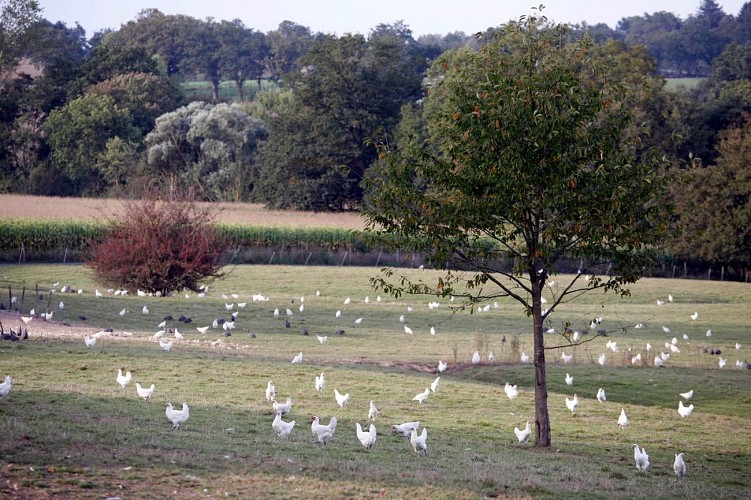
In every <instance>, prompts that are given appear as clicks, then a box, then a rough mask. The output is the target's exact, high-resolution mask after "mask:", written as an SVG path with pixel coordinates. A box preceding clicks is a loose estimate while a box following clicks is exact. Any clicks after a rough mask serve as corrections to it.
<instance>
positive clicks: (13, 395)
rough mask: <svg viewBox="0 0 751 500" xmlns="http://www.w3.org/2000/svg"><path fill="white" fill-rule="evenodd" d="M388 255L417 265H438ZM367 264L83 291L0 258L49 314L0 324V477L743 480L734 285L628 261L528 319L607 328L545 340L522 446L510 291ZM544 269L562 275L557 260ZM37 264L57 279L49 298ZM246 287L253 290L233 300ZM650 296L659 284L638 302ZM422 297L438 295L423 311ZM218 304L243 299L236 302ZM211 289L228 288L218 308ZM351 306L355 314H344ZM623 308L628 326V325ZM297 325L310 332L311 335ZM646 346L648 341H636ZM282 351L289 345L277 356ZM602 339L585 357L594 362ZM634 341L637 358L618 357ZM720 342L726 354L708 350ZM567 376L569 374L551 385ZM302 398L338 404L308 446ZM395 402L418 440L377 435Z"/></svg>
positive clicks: (237, 491) (170, 482) (8, 280)
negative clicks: (282, 413)
mask: <svg viewBox="0 0 751 500" xmlns="http://www.w3.org/2000/svg"><path fill="white" fill-rule="evenodd" d="M402 272H404V273H409V274H410V275H411V276H413V277H417V278H420V279H425V280H433V279H435V277H436V276H437V275H436V274H434V273H433V272H432V271H421V270H417V269H408V270H403V271H402ZM377 273H378V270H377V269H375V268H353V267H303V266H299V267H285V266H238V267H234V268H231V269H227V276H226V277H225V278H223V279H222V280H219V281H216V282H214V283H212V284H211V285H210V289H209V292H208V293H206V295H205V296H204V297H198V296H197V295H196V294H195V293H188V294H187V296H186V294H185V293H180V294H176V295H175V296H173V297H168V298H161V299H160V298H153V297H139V296H137V295H136V294H133V293H132V294H129V295H127V296H122V295H114V294H113V293H110V292H107V291H105V290H103V289H102V288H99V290H100V291H101V292H103V296H102V297H96V296H95V293H94V292H95V290H96V289H97V288H98V286H97V285H96V283H94V282H93V280H92V277H91V274H90V273H89V272H88V270H87V269H86V268H84V267H81V266H72V265H68V266H64V265H34V266H11V265H8V266H2V267H0V291H1V292H0V293H1V294H2V295H0V297H2V298H1V299H0V301H2V302H3V303H4V304H6V305H7V304H8V302H9V299H8V289H9V287H10V290H11V292H10V293H11V295H15V296H17V297H19V296H20V291H21V288H22V287H24V286H25V287H26V289H27V294H26V297H25V304H24V310H23V312H24V314H26V313H28V311H29V309H30V308H31V307H34V306H35V305H36V306H37V307H42V308H46V307H47V303H48V301H49V303H50V309H51V310H53V311H54V315H53V321H54V322H55V323H56V325H57V326H58V327H59V329H60V330H64V331H65V333H66V334H65V335H52V334H50V333H47V331H48V326H49V325H46V324H44V323H42V320H39V319H34V320H32V321H31V323H29V325H28V332H29V339H28V340H25V341H21V342H10V341H0V375H2V376H4V375H5V374H6V373H7V374H10V375H11V376H12V377H13V389H12V390H11V392H10V394H9V395H8V396H7V397H6V398H5V399H3V400H2V401H0V468H2V477H3V481H2V482H1V483H0V493H2V494H3V495H4V496H13V495H16V496H21V497H27V496H47V495H53V494H58V495H64V496H66V495H67V496H76V497H98V498H101V497H105V496H121V497H123V498H126V497H136V496H138V497H142V496H145V497H164V496H185V497H188V498H194V497H204V496H233V497H244V498H248V497H271V496H274V497H279V496H281V497H284V498H324V497H325V498H329V497H344V496H348V497H349V496H358V497H376V496H378V497H380V496H383V497H389V498H405V497H410V498H477V497H480V496H512V497H516V496H531V497H536V498H537V497H577V498H603V497H629V498H646V497H661V498H663V497H676V498H678V497H681V498H685V497H694V498H708V497H716V498H745V497H747V495H748V491H749V490H750V489H751V474H749V472H750V471H751V454H750V453H749V443H751V426H750V425H749V424H751V417H750V416H749V415H750V414H751V384H750V383H749V381H751V370H748V369H746V368H736V366H735V363H736V361H737V360H748V361H751V355H749V348H751V338H749V335H748V326H747V318H748V317H751V288H749V287H748V285H745V284H742V283H722V282H705V281H688V280H664V279H645V280H642V281H640V282H639V283H637V284H636V285H633V286H632V287H631V290H632V295H631V296H630V297H626V298H623V299H619V298H618V297H616V296H614V295H612V294H602V293H600V292H593V293H590V294H587V295H584V296H582V297H580V298H579V299H578V300H577V301H576V302H571V303H568V304H562V305H561V307H560V308H559V309H558V310H557V311H556V312H555V313H554V315H553V316H552V318H551V321H550V323H549V325H548V326H549V327H551V328H555V329H556V330H557V331H560V330H561V329H562V327H563V325H564V324H565V323H566V322H569V323H570V324H571V327H572V328H574V329H578V330H581V331H583V330H584V329H586V328H587V327H588V326H589V325H590V322H591V321H592V320H593V319H595V318H598V317H601V318H602V321H601V323H600V324H599V325H598V326H597V327H596V328H597V329H602V330H604V331H606V332H607V336H598V337H596V338H594V340H592V341H591V342H588V343H586V344H583V345H580V346H578V347H566V348H564V349H563V352H565V353H566V354H568V355H573V362H572V363H571V364H564V363H563V362H562V360H561V353H560V350H557V349H551V350H549V351H548V352H547V360H548V367H547V373H548V390H549V407H550V412H551V421H552V432H553V446H552V448H551V449H550V450H540V449H536V448H535V447H534V446H533V445H532V444H519V443H518V442H517V439H516V437H515V435H514V432H513V429H514V427H515V426H518V427H520V428H521V427H523V426H524V424H525V422H526V421H527V420H530V421H532V424H534V373H533V366H532V365H531V364H523V363H520V356H521V353H527V354H531V345H532V338H531V334H530V333H529V332H530V328H531V320H530V319H529V318H528V317H526V316H525V315H524V313H523V311H522V309H521V308H520V306H518V305H517V304H516V303H515V302H513V301H511V299H499V300H497V301H492V302H490V303H488V304H482V305H483V306H485V305H487V306H489V307H488V310H487V311H486V312H479V311H478V310H477V309H476V308H475V309H474V310H473V311H470V309H469V308H466V309H463V310H462V309H461V307H460V306H461V303H460V300H459V299H457V300H455V301H454V302H450V301H449V300H447V299H436V298H434V297H424V296H406V297H402V298H400V299H398V300H396V299H393V298H390V297H387V296H385V295H383V294H380V298H381V300H380V301H379V300H378V296H379V293H378V292H377V291H374V290H373V289H371V288H370V287H369V283H368V278H369V277H371V276H374V275H376V274H377ZM552 279H554V280H556V281H557V282H559V283H565V282H566V281H567V280H569V279H571V276H555V277H553V278H552ZM53 283H58V285H57V286H56V287H55V289H56V290H57V292H54V293H52V294H51V295H50V293H49V292H48V290H49V289H50V288H52V284H53ZM36 284H39V286H40V290H41V291H42V293H41V298H38V299H36V300H35V298H34V297H33V293H29V289H33V288H34V286H35V285H36ZM66 284H67V285H70V286H72V287H73V288H74V289H75V290H78V289H81V290H82V293H81V294H78V293H68V294H62V293H60V292H59V290H60V287H61V286H63V285H66ZM317 292H320V294H317ZM554 293H555V287H552V288H551V289H549V290H548V293H547V294H546V296H547V299H548V300H549V301H552V298H553V294H554ZM223 294H224V295H226V298H224V297H223ZM232 294H236V295H237V297H236V298H235V297H233V295H232ZM254 295H255V296H256V298H258V296H259V295H262V296H264V297H268V300H256V301H254V300H253V297H254ZM668 296H672V297H673V301H672V302H670V301H669V300H668ZM302 297H304V302H302V301H301V298H302ZM348 298H349V299H350V300H349V301H347V299H348ZM366 298H367V303H366ZM658 299H659V300H664V303H663V304H662V305H657V300H658ZM18 300H19V299H17V302H16V304H17V303H18ZM60 301H63V302H64V308H63V309H60V308H59V307H58V306H59V302H60ZM430 301H437V302H438V303H439V305H438V306H437V307H434V308H430V307H429V306H428V303H429V302H430ZM345 302H348V303H345ZM35 303H36V304H35ZM238 303H246V305H245V307H244V308H238V305H237V304H238ZM227 304H235V305H234V307H233V309H232V310H228V309H227V307H228V306H227ZM301 305H302V306H303V310H302V311H301V310H300V306H301ZM144 306H147V307H148V309H149V314H148V315H145V314H143V311H142V309H143V307H144ZM452 307H453V308H455V310H452ZM277 308H278V309H279V310H280V315H279V316H275V315H274V310H275V309H277ZM287 308H289V309H290V312H291V313H292V316H287V315H286V309H287ZM123 310H124V311H125V313H124V314H123V315H120V312H122V311H123ZM232 311H237V312H238V317H237V320H236V322H235V324H236V328H235V329H234V330H230V334H231V335H230V336H224V335H223V330H222V329H221V328H218V329H214V328H210V329H209V330H208V331H207V332H206V334H201V333H199V332H198V331H197V330H196V327H203V326H209V325H211V323H212V322H213V320H214V319H216V318H225V319H229V318H230V316H229V315H230V313H231V312H232ZM337 311H340V312H341V314H340V316H339V317H337V314H336V313H337ZM694 313H698V317H697V318H696V319H695V320H693V319H691V315H692V314H694ZM168 314H169V315H172V316H173V317H175V318H177V317H178V316H180V315H184V316H189V317H190V318H191V319H192V323H190V324H185V323H182V322H177V321H172V322H171V326H173V327H176V328H177V329H178V330H179V331H180V332H181V333H182V334H183V337H184V338H183V339H182V340H175V341H174V345H173V347H172V349H171V350H170V351H164V350H162V349H161V348H160V346H159V343H158V341H157V339H155V338H154V333H155V332H156V331H157V330H158V327H157V324H158V323H159V322H160V321H162V319H163V318H164V317H165V316H166V315H168ZM402 315H403V316H404V322H401V321H400V316H402ZM79 316H85V317H86V320H85V321H82V320H80V319H79ZM1 317H2V318H3V326H4V328H5V330H6V331H7V329H8V327H10V326H18V325H19V324H20V323H21V322H20V319H19V316H14V315H13V313H5V314H4V315H3V316H1ZM358 318H362V321H361V322H360V323H359V324H357V325H355V320H356V319H358ZM285 319H286V320H287V321H289V323H290V327H289V328H286V327H285V324H284V323H285ZM62 323H67V324H69V325H70V326H64V325H62ZM638 323H642V324H643V325H644V326H645V327H644V328H640V329H635V328H634V325H636V324H638ZM405 325H407V326H408V327H409V328H411V329H412V330H413V332H414V333H413V334H412V335H410V334H407V333H405V329H404V326H405ZM431 326H433V327H434V328H435V335H431V334H430V333H429V330H430V327H431ZM663 326H664V327H667V328H669V329H670V330H671V331H670V333H666V332H664V330H663V328H662V327H663ZM104 328H112V330H113V331H112V333H109V334H106V335H103V336H101V337H100V338H99V339H98V341H97V343H96V345H95V346H93V347H92V348H90V349H88V348H86V346H85V345H84V341H83V337H84V332H96V331H98V330H100V329H104ZM302 329H307V330H308V332H309V335H307V336H306V335H303V334H302ZM710 329H711V331H712V334H711V336H710V337H708V336H707V330H710ZM337 330H344V333H343V335H339V334H337ZM167 335H169V333H166V334H165V336H167ZM317 335H320V336H324V335H325V336H327V340H326V342H324V343H320V342H319V340H318V339H317V337H316V336H317ZM683 335H686V336H687V338H688V340H685V339H684V337H683ZM673 337H675V338H676V343H677V348H678V350H679V351H680V352H673V353H671V356H670V358H669V359H668V360H667V361H666V362H665V365H664V366H663V367H660V368H657V367H655V366H653V358H654V356H655V352H660V351H665V350H668V348H667V347H666V346H665V345H664V344H665V342H668V343H670V342H671V340H672V338H673ZM584 338H585V339H589V338H591V334H585V335H584ZM608 341H616V342H617V346H618V348H617V352H615V351H613V350H609V349H607V348H606V347H605V343H606V342H608ZM647 343H650V344H651V345H652V346H653V350H651V351H647V350H646V344H647ZM736 343H738V344H741V345H740V349H736V347H735V346H736ZM565 344H566V341H565V340H564V339H563V337H561V336H559V335H557V334H554V333H553V334H549V335H548V346H549V347H554V346H557V345H565ZM702 348H712V349H720V350H721V354H720V355H719V356H718V355H712V354H708V353H705V352H702V351H701V349H702ZM474 351H479V352H480V354H481V356H482V363H480V364H478V365H473V364H472V363H471V362H470V359H471V357H472V354H473V352H474ZM491 351H492V352H493V354H494V356H495V360H494V361H493V362H492V363H491V362H488V353H489V352H491ZM299 352H302V353H303V356H304V357H303V362H302V363H301V364H292V363H290V361H291V360H292V358H293V356H295V355H296V354H298V353H299ZM603 353H604V354H605V357H606V362H605V364H604V365H600V364H599V362H598V358H599V356H600V355H601V354H603ZM639 353H640V354H641V356H642V359H641V361H638V362H635V363H632V359H633V357H634V356H636V355H637V354H639ZM719 358H723V359H727V365H726V366H725V367H724V368H720V367H719V365H718V360H719ZM439 359H440V360H443V361H445V362H447V363H448V369H447V370H446V371H445V372H444V373H442V374H440V376H441V379H440V383H439V385H438V388H437V390H436V392H435V393H432V394H431V395H430V396H429V399H428V401H427V402H426V403H425V404H418V403H417V402H414V401H412V398H413V397H414V395H415V394H417V393H418V392H422V391H423V390H424V389H425V388H426V387H427V386H429V385H430V384H431V382H433V381H434V379H435V378H436V376H438V374H437V373H436V372H437V364H438V360H439ZM118 368H124V369H125V370H127V371H130V372H132V374H133V381H132V383H131V384H130V385H128V386H126V387H125V388H124V389H121V388H120V386H119V385H118V384H117V382H116V381H115V375H116V373H117V370H118ZM321 372H325V374H326V381H327V385H326V388H325V390H324V391H323V392H322V393H321V394H318V393H317V392H316V391H315V389H314V378H315V376H316V375H318V374H320V373H321ZM567 373H569V374H570V375H572V376H573V377H574V380H573V385H572V386H570V387H569V386H567V385H566V382H565V381H564V377H565V375H566V374H567ZM269 379H273V380H274V381H275V385H276V392H277V399H279V400H280V401H283V400H286V398H287V397H290V398H291V399H292V401H293V406H292V410H291V412H290V414H289V415H288V417H286V418H285V420H287V421H290V420H295V421H296V423H297V427H295V428H294V430H293V432H292V434H291V436H290V437H289V438H288V439H287V440H282V439H279V438H277V437H276V436H275V434H274V431H273V430H272V428H271V422H272V420H273V417H274V415H273V411H272V409H271V404H270V403H269V402H267V401H266V399H265V396H264V388H265V387H266V383H267V381H268V380H269ZM506 381H508V382H510V383H511V384H517V385H518V388H519V391H520V394H519V397H517V398H516V399H513V400H510V399H509V398H508V397H506V395H505V393H504V390H503V386H504V383H505V382H506ZM135 382H140V383H142V384H143V385H150V384H151V383H154V384H155V386H156V390H155V393H154V395H153V397H152V399H151V400H150V401H143V400H141V399H140V398H138V396H137V395H136V391H135V389H134V383H135ZM600 387H603V388H604V389H605V391H606V394H607V401H606V402H604V403H600V402H598V401H597V399H596V397H595V394H596V393H597V389H598V388H600ZM334 388H337V389H338V390H339V391H341V392H343V393H344V392H347V393H349V394H350V395H351V399H350V401H349V403H348V404H347V405H346V406H345V407H344V408H340V407H339V406H337V404H336V402H335V400H334V395H333V391H334ZM689 389H693V390H694V396H693V398H692V399H691V401H690V403H693V404H694V405H695V410H694V412H693V414H691V415H690V416H688V417H687V418H681V417H680V416H679V414H678V412H677V407H678V401H679V399H680V396H679V393H681V392H685V391H688V390H689ZM574 393H576V394H578V397H579V399H580V405H579V407H578V409H577V410H576V412H575V413H574V414H572V413H571V412H570V411H569V410H568V409H567V408H566V406H565V404H564V401H565V397H566V396H568V397H571V396H572V395H573V394H574ZM370 400H373V401H374V402H375V404H376V406H377V407H378V408H379V410H380V413H379V416H378V418H377V420H376V422H375V425H376V427H377V429H378V439H377V442H376V444H375V446H374V447H373V449H371V450H368V451H365V450H363V448H362V446H361V445H360V443H359V442H358V440H357V437H356V435H355V429H354V427H355V422H360V423H361V424H363V425H364V426H367V420H368V417H367V414H368V403H369V401H370ZM184 401H185V402H187V403H188V404H189V405H190V419H189V420H188V421H187V422H185V423H184V424H183V425H182V426H181V427H180V428H179V429H178V430H176V431H173V430H172V426H171V424H170V423H169V421H168V420H167V418H166V416H165V412H164V408H165V405H166V403H168V402H171V403H173V404H174V405H175V406H176V407H179V406H180V405H181V404H182V402H184ZM687 404H688V402H687ZM621 409H625V412H626V413H627V415H628V418H629V425H628V426H627V427H626V428H624V429H620V428H618V426H617V424H616V421H617V418H618V415H619V414H620V412H621ZM311 415H319V416H320V417H321V420H322V421H323V422H324V423H326V422H328V421H329V419H330V418H331V417H332V416H336V417H337V419H338V421H339V423H338V426H337V430H336V433H335V435H334V437H333V439H332V440H331V441H330V442H329V443H328V444H326V445H321V444H314V442H313V441H314V440H313V435H312V434H311V431H310V417H311ZM415 420H417V421H419V422H420V426H421V427H427V428H428V432H429V434H428V441H427V443H428V450H429V454H428V456H427V457H419V456H417V455H415V453H414V452H413V451H412V449H411V447H410V443H409V441H408V440H406V439H404V438H399V437H396V436H395V435H394V434H392V432H391V425H393V424H398V423H402V422H408V421H415ZM632 443H638V444H639V445H640V446H643V447H644V448H646V450H647V452H648V453H649V456H650V462H651V466H650V468H649V469H648V471H646V472H639V471H637V470H636V468H635V467H634V459H633V452H632V450H631V447H630V446H631V444H632ZM679 452H684V453H685V454H686V463H687V466H688V475H687V476H686V477H684V478H680V479H678V478H676V477H675V475H674V473H673V470H672V463H673V456H674V454H676V453H679Z"/></svg>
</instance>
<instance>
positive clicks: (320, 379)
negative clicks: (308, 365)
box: [315, 372, 326, 394]
mask: <svg viewBox="0 0 751 500" xmlns="http://www.w3.org/2000/svg"><path fill="white" fill-rule="evenodd" d="M315 387H316V392H317V393H318V394H320V393H321V392H322V391H323V390H324V389H325V388H326V378H325V377H324V374H323V372H321V374H320V375H316V385H315Z"/></svg>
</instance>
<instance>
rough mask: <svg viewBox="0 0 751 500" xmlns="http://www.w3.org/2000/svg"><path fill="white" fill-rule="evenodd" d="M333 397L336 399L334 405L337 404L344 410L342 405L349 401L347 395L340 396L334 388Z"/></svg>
mask: <svg viewBox="0 0 751 500" xmlns="http://www.w3.org/2000/svg"><path fill="white" fill-rule="evenodd" d="M334 397H335V398H336V404H338V405H339V407H340V408H344V405H346V404H347V402H348V401H349V393H347V394H342V393H341V392H339V391H338V390H337V389H336V388H334Z"/></svg>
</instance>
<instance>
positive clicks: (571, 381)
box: [566, 373, 574, 387]
mask: <svg viewBox="0 0 751 500" xmlns="http://www.w3.org/2000/svg"><path fill="white" fill-rule="evenodd" d="M566 385H567V386H569V387H571V386H572V385H574V377H572V376H571V375H569V374H568V373H567V374H566Z"/></svg>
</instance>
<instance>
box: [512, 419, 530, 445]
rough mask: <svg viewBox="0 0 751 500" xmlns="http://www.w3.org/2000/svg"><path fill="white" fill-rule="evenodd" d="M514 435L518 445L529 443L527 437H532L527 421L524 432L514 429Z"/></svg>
mask: <svg viewBox="0 0 751 500" xmlns="http://www.w3.org/2000/svg"><path fill="white" fill-rule="evenodd" d="M514 434H516V439H518V440H519V442H520V443H526V442H527V441H529V436H531V435H532V429H531V428H530V426H529V420H527V426H526V427H525V428H524V430H519V428H518V427H514Z"/></svg>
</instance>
